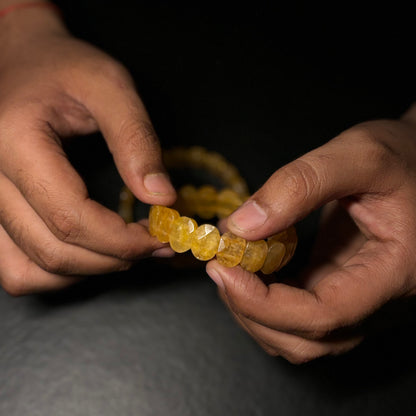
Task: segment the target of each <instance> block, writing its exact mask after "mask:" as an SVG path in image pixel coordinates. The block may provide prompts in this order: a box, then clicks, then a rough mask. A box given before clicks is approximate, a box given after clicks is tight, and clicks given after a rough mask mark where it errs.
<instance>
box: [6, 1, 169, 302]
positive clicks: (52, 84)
mask: <svg viewBox="0 0 416 416" xmlns="http://www.w3.org/2000/svg"><path fill="white" fill-rule="evenodd" d="M0 43H1V45H2V52H1V55H0V91H1V95H0V224H1V225H0V284H1V285H2V286H3V288H4V289H5V290H6V291H7V292H8V293H10V294H12V295H22V294H27V293H32V292H39V291H44V290H53V289H59V288H62V287H65V286H67V285H69V284H71V283H73V282H75V281H77V280H79V278H80V277H79V276H82V275H91V274H101V273H108V272H112V271H118V270H124V269H126V268H128V267H129V266H130V265H131V264H132V262H134V261H136V260H138V259H140V258H143V257H146V256H149V255H152V254H153V255H160V256H162V255H167V254H169V253H166V248H164V247H165V246H164V245H162V244H160V243H159V242H158V241H157V240H156V239H155V238H153V237H151V236H150V235H149V233H148V231H147V228H146V227H145V226H144V225H142V224H141V223H132V224H127V225H126V224H125V222H124V221H123V220H122V219H121V218H120V217H119V216H118V215H117V214H116V213H114V212H112V211H110V210H108V209H107V208H105V207H103V206H101V205H100V204H98V203H97V202H95V201H93V200H91V199H90V198H89V197H88V193H87V189H86V186H85V184H84V183H83V181H82V179H81V178H80V176H79V175H78V174H77V172H76V171H75V170H74V168H73V167H72V166H71V164H70V163H69V161H68V160H67V158H66V155H65V153H64V151H63V150H62V146H61V140H63V139H65V138H66V137H69V136H74V135H85V134H89V133H92V132H94V131H97V130H100V131H101V132H102V133H103V136H104V138H105V140H106V142H107V144H108V147H109V149H110V151H111V153H112V154H113V157H114V160H115V163H116V165H117V168H118V170H119V172H120V174H121V176H122V178H123V180H124V182H125V183H126V185H127V186H128V187H129V188H130V189H131V190H132V192H133V193H134V194H135V196H136V197H137V198H139V199H140V200H142V201H143V202H145V203H149V204H162V205H169V204H172V203H173V202H174V200H175V191H174V189H173V187H172V186H171V184H170V182H169V179H168V176H167V175H166V172H165V169H164V167H163V165H162V162H161V151H160V145H159V142H158V140H157V137H156V135H155V132H154V130H153V127H152V124H151V122H150V120H149V117H148V115H147V113H146V110H145V108H144V105H143V103H142V101H141V100H140V98H139V96H138V95H137V92H136V90H135V87H134V84H133V81H132V79H131V77H130V75H129V74H128V72H127V71H126V70H125V69H124V67H123V66H122V65H120V64H119V63H118V62H116V61H114V60H113V59H112V58H110V57H109V56H107V55H106V54H105V53H103V52H101V51H99V50H97V49H96V48H94V47H92V46H91V45H88V44H86V43H84V42H82V41H80V40H77V39H75V38H73V37H72V36H71V35H70V34H68V32H67V31H66V29H65V28H64V27H63V25H62V23H61V21H60V20H59V19H58V18H57V16H56V15H55V14H54V13H53V12H52V11H51V10H47V9H40V8H39V9H35V8H33V9H25V10H20V11H18V12H14V13H11V14H10V15H7V16H6V17H4V18H2V19H1V20H0Z"/></svg>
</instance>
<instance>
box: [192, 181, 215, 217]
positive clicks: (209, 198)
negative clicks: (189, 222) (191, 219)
mask: <svg viewBox="0 0 416 416" xmlns="http://www.w3.org/2000/svg"><path fill="white" fill-rule="evenodd" d="M195 209H196V213H197V214H198V215H199V216H200V217H201V218H203V219H206V220H207V219H210V218H212V217H214V216H215V214H216V210H217V191H216V189H215V188H214V187H213V186H211V185H205V186H201V188H199V189H198V195H197V201H196V203H195Z"/></svg>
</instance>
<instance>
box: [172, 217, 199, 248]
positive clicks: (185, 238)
mask: <svg viewBox="0 0 416 416" xmlns="http://www.w3.org/2000/svg"><path fill="white" fill-rule="evenodd" d="M197 228H198V224H197V223H196V221H195V220H194V219H192V218H188V217H179V218H176V220H175V221H173V223H172V227H171V230H170V234H169V244H170V246H171V247H172V250H173V251H176V252H177V253H184V252H185V251H187V250H189V249H190V248H191V243H192V233H193V232H194V231H195V230H196V229H197Z"/></svg>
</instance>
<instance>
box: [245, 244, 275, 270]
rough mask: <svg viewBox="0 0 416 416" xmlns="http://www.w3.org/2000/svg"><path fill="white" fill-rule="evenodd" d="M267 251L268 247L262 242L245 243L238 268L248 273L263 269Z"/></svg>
mask: <svg viewBox="0 0 416 416" xmlns="http://www.w3.org/2000/svg"><path fill="white" fill-rule="evenodd" d="M268 250H269V247H268V245H267V243H266V242H265V241H264V240H258V241H247V246H246V250H245V252H244V255H243V258H242V260H241V263H240V266H241V267H242V268H243V269H245V270H248V271H249V272H252V273H255V272H257V271H258V270H260V269H261V268H262V267H263V264H264V261H265V260H266V256H267V252H268Z"/></svg>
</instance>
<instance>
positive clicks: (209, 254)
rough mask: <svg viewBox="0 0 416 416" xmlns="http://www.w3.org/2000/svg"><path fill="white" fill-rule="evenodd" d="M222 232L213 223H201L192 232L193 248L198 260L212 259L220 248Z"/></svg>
mask: <svg viewBox="0 0 416 416" xmlns="http://www.w3.org/2000/svg"><path fill="white" fill-rule="evenodd" d="M220 238H221V236H220V232H219V231H218V229H217V227H214V226H213V225H211V224H202V225H200V226H199V227H198V228H197V229H196V230H195V231H194V232H193V234H192V242H191V250H192V254H193V255H194V256H195V257H196V258H197V259H198V260H204V261H206V260H210V259H212V258H213V257H214V256H215V254H216V253H217V250H218V245H219V243H220Z"/></svg>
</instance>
